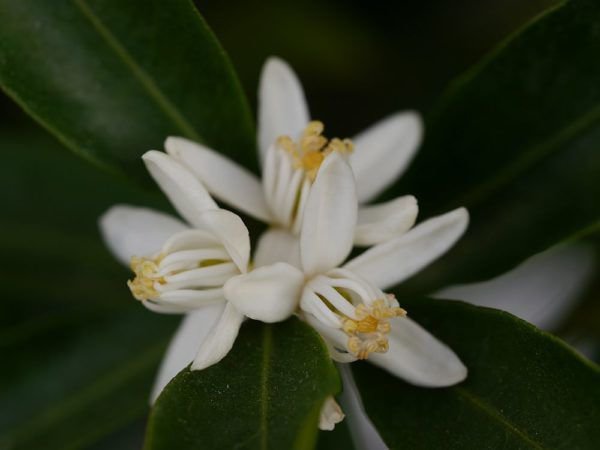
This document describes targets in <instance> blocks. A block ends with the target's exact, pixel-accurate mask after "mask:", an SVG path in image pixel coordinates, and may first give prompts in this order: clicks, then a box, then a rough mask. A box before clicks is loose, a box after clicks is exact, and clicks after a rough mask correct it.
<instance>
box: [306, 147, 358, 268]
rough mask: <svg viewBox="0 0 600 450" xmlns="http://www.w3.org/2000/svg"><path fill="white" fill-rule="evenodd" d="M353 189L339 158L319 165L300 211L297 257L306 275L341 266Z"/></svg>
mask: <svg viewBox="0 0 600 450" xmlns="http://www.w3.org/2000/svg"><path fill="white" fill-rule="evenodd" d="M357 209H358V205H357V201H356V187H355V184H354V176H353V175H352V169H351V168H350V166H349V165H348V163H347V162H346V160H345V159H344V157H343V156H341V155H340V154H338V153H337V152H334V153H331V154H330V155H329V156H327V158H325V161H324V162H323V164H322V165H321V168H320V169H319V173H318V175H317V178H316V180H315V182H314V184H313V186H312V190H311V192H310V194H309V197H308V201H307V204H306V210H305V211H304V218H303V222H302V230H301V234H300V257H301V260H302V267H303V268H304V272H305V273H306V274H307V276H309V277H310V276H312V275H314V274H317V273H322V272H326V271H327V270H329V269H333V268H334V267H336V266H338V265H339V264H340V263H342V262H343V261H344V260H345V259H346V257H347V256H348V254H349V253H350V250H352V244H353V241H354V228H355V227H356V220H357Z"/></svg>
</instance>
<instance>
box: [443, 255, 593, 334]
mask: <svg viewBox="0 0 600 450" xmlns="http://www.w3.org/2000/svg"><path fill="white" fill-rule="evenodd" d="M594 260H595V258H594V251H593V250H592V248H590V247H587V246H584V245H559V246H557V247H553V248H551V249H550V250H547V251H545V252H543V253H539V254H537V255H535V256H533V257H531V258H529V259H528V260H527V261H525V262H524V263H522V264H520V265H519V266H518V267H516V268H515V269H513V270H511V271H509V272H507V273H505V274H503V275H500V276H499V277H496V278H493V279H492V280H489V281H484V282H481V283H471V284H464V285H457V286H451V287H447V288H445V289H443V290H442V291H439V292H437V293H435V294H434V295H433V296H434V297H437V298H446V299H458V300H463V301H466V302H470V303H473V304H475V305H480V306H486V307H490V308H497V309H502V310H504V311H508V312H509V313H511V314H514V315H515V316H518V317H520V318H521V319H524V320H527V321H528V322H530V323H532V324H534V325H536V326H537V327H539V328H542V329H544V330H552V329H554V328H555V327H556V326H558V325H560V321H561V319H563V318H564V317H565V315H566V314H568V313H569V311H570V310H571V309H572V308H573V307H574V306H575V305H576V303H577V300H578V299H579V298H580V294H581V291H582V290H583V289H585V288H586V286H587V283H588V282H589V281H590V278H591V276H592V275H593V274H594V268H595V267H594V262H595V261H594Z"/></svg>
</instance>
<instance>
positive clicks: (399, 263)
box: [345, 208, 469, 290]
mask: <svg viewBox="0 0 600 450" xmlns="http://www.w3.org/2000/svg"><path fill="white" fill-rule="evenodd" d="M468 222H469V214H468V212H467V210H466V209H465V208H458V209H455V210H454V211H450V212H449V213H446V214H443V215H441V216H437V217H434V218H432V219H429V220H426V221H425V222H423V223H421V224H419V225H417V226H416V227H415V228H413V229H412V230H410V231H409V232H407V233H405V234H403V235H402V236H400V237H397V238H395V239H392V240H391V241H388V242H384V243H382V244H379V245H376V246H375V247H372V248H370V249H369V250H367V251H366V252H364V253H362V254H361V255H359V256H357V257H356V258H354V259H352V260H351V261H349V262H348V263H347V264H346V265H345V267H346V268H347V269H350V270H351V271H352V272H354V273H356V274H357V275H359V276H362V277H363V278H365V279H366V280H367V281H369V282H371V283H373V284H374V285H375V286H377V287H378V288H380V289H383V290H385V289H387V288H389V287H391V286H395V285H397V284H398V283H400V282H402V281H404V280H405V279H407V278H408V277H410V276H412V275H414V274H415V273H417V272H418V271H419V270H421V269H422V268H423V267H425V266H426V265H428V264H429V263H431V262H432V261H434V260H435V259H437V258H438V257H440V256H441V255H442V254H444V253H445V252H446V251H448V249H450V247H452V245H454V243H455V242H456V241H457V240H458V238H459V237H460V236H461V235H462V234H463V233H464V231H465V230H466V228H467V224H468Z"/></svg>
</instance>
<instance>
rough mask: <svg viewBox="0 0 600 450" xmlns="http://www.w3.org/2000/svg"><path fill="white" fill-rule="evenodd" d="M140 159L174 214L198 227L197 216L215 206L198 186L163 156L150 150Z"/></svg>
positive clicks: (188, 172)
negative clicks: (165, 197)
mask: <svg viewBox="0 0 600 450" xmlns="http://www.w3.org/2000/svg"><path fill="white" fill-rule="evenodd" d="M142 159H143V160H144V162H145V163H146V167H147V168H148V171H149V172H150V174H151V175H152V177H153V178H154V180H155V181H156V182H157V183H158V185H159V186H160V188H161V189H162V191H163V192H164V193H165V194H166V196H167V197H168V198H169V200H170V201H171V203H172V204H173V206H174V207H175V209H176V210H177V212H179V214H181V216H182V217H183V218H184V219H185V220H187V221H188V222H189V223H190V224H192V225H194V226H198V225H199V224H200V222H199V216H200V214H201V213H202V212H203V211H206V210H208V209H215V208H216V207H217V204H216V203H215V202H214V200H213V199H212V198H211V197H210V195H209V194H208V191H207V190H206V188H205V187H204V186H203V185H202V183H200V182H199V181H198V180H197V179H196V177H194V175H192V173H191V172H190V171H189V170H187V169H186V168H185V167H183V166H182V165H181V164H180V163H178V162H177V161H175V159H173V158H171V157H170V156H169V155H167V154H166V153H163V152H157V151H155V150H151V151H149V152H146V153H144V156H142Z"/></svg>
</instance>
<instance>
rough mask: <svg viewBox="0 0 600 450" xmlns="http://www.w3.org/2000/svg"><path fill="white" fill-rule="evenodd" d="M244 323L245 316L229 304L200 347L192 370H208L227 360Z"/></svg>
mask: <svg viewBox="0 0 600 450" xmlns="http://www.w3.org/2000/svg"><path fill="white" fill-rule="evenodd" d="M243 321H244V315H243V314H242V313H240V312H239V311H238V310H237V309H236V308H235V306H233V305H232V304H231V303H227V304H226V306H225V308H224V310H223V313H222V314H221V316H220V317H219V320H218V322H216V323H215V324H214V325H213V326H212V328H211V329H210V332H209V333H208V335H207V336H206V338H205V339H204V341H203V342H202V344H201V345H200V349H199V350H198V353H197V355H196V358H195V359H194V362H193V363H192V367H191V369H192V370H202V369H206V368H207V367H210V366H212V365H213V364H216V363H218V362H219V361H221V360H222V359H223V358H225V356H227V353H229V350H231V348H232V347H233V343H234V342H235V339H236V338H237V335H238V333H239V331H240V326H241V325H242V322H243Z"/></svg>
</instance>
